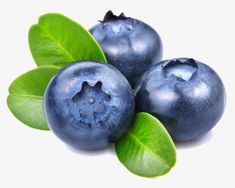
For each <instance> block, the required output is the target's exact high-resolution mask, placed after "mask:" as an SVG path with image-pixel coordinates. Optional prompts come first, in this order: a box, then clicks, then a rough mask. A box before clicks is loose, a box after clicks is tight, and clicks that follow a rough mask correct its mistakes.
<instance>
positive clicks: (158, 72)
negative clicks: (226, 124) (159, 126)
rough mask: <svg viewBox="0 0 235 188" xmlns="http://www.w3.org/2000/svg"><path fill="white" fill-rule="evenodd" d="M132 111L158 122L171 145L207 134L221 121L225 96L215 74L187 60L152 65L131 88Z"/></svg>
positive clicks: (204, 66) (197, 63) (199, 63)
mask: <svg viewBox="0 0 235 188" xmlns="http://www.w3.org/2000/svg"><path fill="white" fill-rule="evenodd" d="M135 95H136V98H135V100H136V109H137V111H146V112H149V113H151V114H152V115H154V116H156V117H157V118H159V120H160V121H161V122H162V123H163V124H164V125H165V127H166V129H167V130H168V131H169V133H170V134H171V136H172V137H173V139H174V140H175V141H189V140H194V139H196V138H199V137H201V136H202V135H204V134H205V133H207V132H208V131H210V130H211V129H212V128H213V127H214V126H215V124H216V123H217V122H218V121H219V119H220V118H221V116H222V114H223V112H224V108H225V103H226V94H225V89H224V86H223V83H222V81H221V79H220V78H219V76H218V75H217V73H216V72H215V71H214V70H212V69H211V68H210V67H209V66H207V65H205V64H203V63H201V62H199V61H197V60H194V59H189V58H178V59H172V60H166V61H162V62H160V63H158V64H155V65H153V66H152V67H151V68H150V69H149V70H148V71H147V72H146V73H145V74H144V75H143V76H142V77H141V79H140V80H139V82H138V83H137V85H136V88H135Z"/></svg>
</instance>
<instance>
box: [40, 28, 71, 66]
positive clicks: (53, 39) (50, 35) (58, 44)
mask: <svg viewBox="0 0 235 188" xmlns="http://www.w3.org/2000/svg"><path fill="white" fill-rule="evenodd" d="M38 26H39V27H40V28H41V29H42V30H43V31H44V32H45V33H46V34H47V36H48V37H49V38H50V39H51V40H52V41H54V43H56V44H57V46H58V47H59V48H60V49H61V50H62V51H63V52H64V53H65V54H66V55H67V57H69V58H70V60H71V61H72V62H73V61H75V58H74V57H73V56H72V54H71V53H70V52H69V51H68V50H67V49H66V48H65V47H64V46H62V45H61V43H60V42H58V41H57V40H56V39H55V38H54V37H53V35H52V34H51V33H50V32H49V31H47V30H46V29H45V28H44V27H43V26H41V25H39V24H38Z"/></svg>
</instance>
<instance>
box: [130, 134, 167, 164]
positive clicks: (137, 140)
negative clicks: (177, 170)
mask: <svg viewBox="0 0 235 188" xmlns="http://www.w3.org/2000/svg"><path fill="white" fill-rule="evenodd" d="M128 134H129V135H130V137H132V138H133V139H134V140H135V141H136V142H137V143H139V144H140V146H142V147H143V148H145V149H146V151H147V152H148V153H150V154H151V155H153V156H155V157H156V158H157V159H158V160H159V161H161V162H162V163H164V164H165V165H166V166H167V167H168V168H169V165H168V164H167V162H166V161H165V160H163V159H162V158H161V157H159V156H158V155H156V154H155V153H154V152H152V151H151V150H150V149H149V148H148V146H146V145H145V144H143V143H142V142H141V141H140V139H139V138H138V137H136V136H135V135H134V134H133V133H131V132H128Z"/></svg>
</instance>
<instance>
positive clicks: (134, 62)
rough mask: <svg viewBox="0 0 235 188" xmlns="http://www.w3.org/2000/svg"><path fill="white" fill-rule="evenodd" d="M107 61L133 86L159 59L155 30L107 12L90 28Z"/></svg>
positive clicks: (160, 49) (158, 46) (159, 51)
mask: <svg viewBox="0 0 235 188" xmlns="http://www.w3.org/2000/svg"><path fill="white" fill-rule="evenodd" d="M90 32H91V34H92V35H93V36H94V38H95V39H96V40H97V41H98V43H99V44H100V46H101V48H102V49H103V51H104V53H105V55H106V58H107V60H108V62H109V63H110V64H112V65H113V66H115V67H116V68H117V69H118V70H119V71H120V72H121V73H122V74H123V75H124V76H125V77H126V78H127V80H128V81H129V82H130V84H131V85H132V87H134V85H135V83H136V81H137V80H138V79H139V77H140V76H141V75H142V74H143V73H144V72H145V71H146V70H147V69H148V68H149V67H150V66H151V65H152V64H153V63H157V62H159V61H161V59H162V51H163V50H162V42H161V39H160V36H159V35H158V33H157V32H156V31H155V30H154V29H153V28H152V27H150V26H149V25H147V24H146V23H144V22H142V21H140V20H137V19H133V18H130V17H125V16H124V14H123V13H122V14H121V15H120V16H115V15H113V13H112V12H111V11H109V12H107V13H106V15H105V17H104V20H103V21H101V22H100V23H99V24H97V25H95V26H94V27H92V28H91V29H90Z"/></svg>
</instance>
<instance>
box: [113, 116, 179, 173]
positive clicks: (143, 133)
mask: <svg viewBox="0 0 235 188" xmlns="http://www.w3.org/2000/svg"><path fill="white" fill-rule="evenodd" d="M115 150H116V154H117V156H118V159H119V160H120V162H121V163H122V164H123V165H124V166H126V168H127V169H128V170H130V171H131V172H133V173H134V174H136V175H139V176H144V177H155V176H161V175H164V174H166V173H167V172H168V171H170V169H171V168H172V167H173V166H174V165H175V162H176V149H175V145H174V143H173V141H172V139H171V137H170V135H169V134H168V132H167V131H166V129H165V128H164V126H163V125H162V124H161V123H160V121H158V120H157V119H156V118H155V117H153V116H152V115H150V114H148V113H145V112H141V113H138V114H137V115H136V117H135V121H134V125H133V126H132V127H131V129H130V130H129V132H128V133H127V134H126V135H124V136H123V137H122V138H121V139H120V140H119V141H118V142H117V143H116V144H115Z"/></svg>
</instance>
